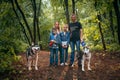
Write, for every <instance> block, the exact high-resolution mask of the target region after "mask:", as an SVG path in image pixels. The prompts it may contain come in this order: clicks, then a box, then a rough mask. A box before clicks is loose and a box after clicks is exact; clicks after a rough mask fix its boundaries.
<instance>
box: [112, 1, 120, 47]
mask: <svg viewBox="0 0 120 80" xmlns="http://www.w3.org/2000/svg"><path fill="white" fill-rule="evenodd" d="M119 4H120V3H119V0H114V1H113V5H114V9H115V14H116V16H117V25H118V30H117V33H118V42H119V45H120V11H119Z"/></svg>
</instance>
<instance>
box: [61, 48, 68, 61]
mask: <svg viewBox="0 0 120 80" xmlns="http://www.w3.org/2000/svg"><path fill="white" fill-rule="evenodd" d="M61 56H62V57H61V63H65V62H67V60H68V48H62V55H61Z"/></svg>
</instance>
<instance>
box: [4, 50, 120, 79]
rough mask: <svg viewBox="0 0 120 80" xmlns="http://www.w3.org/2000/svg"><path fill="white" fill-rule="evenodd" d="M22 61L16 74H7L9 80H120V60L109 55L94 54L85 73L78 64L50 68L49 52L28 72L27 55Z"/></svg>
mask: <svg viewBox="0 0 120 80" xmlns="http://www.w3.org/2000/svg"><path fill="white" fill-rule="evenodd" d="M20 56H21V61H20V62H18V63H15V64H14V66H15V69H16V70H15V72H13V73H10V74H8V75H7V74H6V76H5V77H4V79H6V78H7V79H8V80H120V58H119V57H114V56H113V55H110V54H109V53H100V52H99V53H92V59H91V68H92V71H88V70H87V69H86V67H85V70H86V71H85V72H82V71H81V68H79V67H78V66H77V64H76V65H75V66H74V67H73V68H72V67H69V66H60V65H59V66H58V67H49V52H47V51H41V52H40V53H39V62H38V68H39V70H38V71H36V70H34V68H33V70H31V71H28V70H27V68H26V59H25V54H20Z"/></svg>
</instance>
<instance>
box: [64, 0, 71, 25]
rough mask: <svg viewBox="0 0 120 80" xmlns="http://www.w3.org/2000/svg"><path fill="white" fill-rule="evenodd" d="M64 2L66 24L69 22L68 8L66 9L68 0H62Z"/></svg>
mask: <svg viewBox="0 0 120 80" xmlns="http://www.w3.org/2000/svg"><path fill="white" fill-rule="evenodd" d="M64 4H65V15H66V20H67V24H69V23H70V20H69V10H68V0H64Z"/></svg>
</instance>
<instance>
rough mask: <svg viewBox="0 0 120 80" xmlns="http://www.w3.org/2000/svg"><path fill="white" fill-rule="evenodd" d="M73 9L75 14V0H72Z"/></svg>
mask: <svg viewBox="0 0 120 80" xmlns="http://www.w3.org/2000/svg"><path fill="white" fill-rule="evenodd" d="M72 11H73V14H75V0H72Z"/></svg>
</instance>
